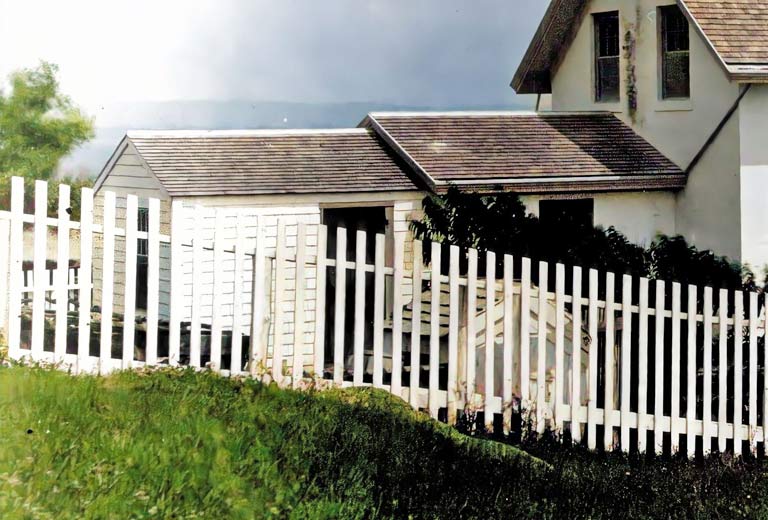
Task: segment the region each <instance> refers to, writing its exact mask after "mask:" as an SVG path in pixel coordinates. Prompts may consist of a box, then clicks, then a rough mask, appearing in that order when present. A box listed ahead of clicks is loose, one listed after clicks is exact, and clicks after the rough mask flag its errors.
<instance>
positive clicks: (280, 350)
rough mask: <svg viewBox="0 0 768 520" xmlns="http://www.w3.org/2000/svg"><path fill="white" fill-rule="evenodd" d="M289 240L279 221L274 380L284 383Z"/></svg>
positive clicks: (276, 264) (276, 245)
mask: <svg viewBox="0 0 768 520" xmlns="http://www.w3.org/2000/svg"><path fill="white" fill-rule="evenodd" d="M287 249H288V241H287V237H286V230H285V221H283V220H281V219H278V221H277V241H276V242H275V297H274V300H275V328H274V336H273V340H272V380H273V381H275V382H276V383H277V384H278V385H282V384H283V359H284V353H285V302H286V298H285V291H286V284H287V281H288V280H287V278H288V273H287V271H288V265H287V263H288V260H287V258H286V255H287Z"/></svg>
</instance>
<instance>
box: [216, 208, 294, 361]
mask: <svg viewBox="0 0 768 520" xmlns="http://www.w3.org/2000/svg"><path fill="white" fill-rule="evenodd" d="M234 256H235V273H234V275H235V278H234V287H233V295H232V348H231V352H230V362H229V372H230V374H233V375H237V374H239V373H240V372H242V370H243V329H244V323H243V303H244V294H243V284H244V283H245V280H244V269H243V262H245V216H244V215H243V212H242V211H238V212H237V213H236V214H235V250H234ZM297 265H298V262H297ZM297 323H298V320H297Z"/></svg>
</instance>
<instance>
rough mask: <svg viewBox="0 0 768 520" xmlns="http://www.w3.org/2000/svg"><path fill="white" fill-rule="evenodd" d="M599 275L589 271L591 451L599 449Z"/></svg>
mask: <svg viewBox="0 0 768 520" xmlns="http://www.w3.org/2000/svg"><path fill="white" fill-rule="evenodd" d="M597 291H598V274H597V271H596V270H594V269H590V270H589V401H588V407H587V446H588V447H589V449H590V450H594V449H595V448H596V447H597V370H598V367H597V364H598V355H597V350H598V348H599V346H598V340H597V331H598V324H599V321H600V316H599V314H598V308H597V298H598V292H597Z"/></svg>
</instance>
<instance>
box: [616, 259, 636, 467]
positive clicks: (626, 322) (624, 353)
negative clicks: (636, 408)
mask: <svg viewBox="0 0 768 520" xmlns="http://www.w3.org/2000/svg"><path fill="white" fill-rule="evenodd" d="M631 376H632V277H631V276H629V275H626V274H625V275H624V276H623V277H622V287H621V377H620V380H619V382H620V383H621V386H620V395H621V449H622V451H624V452H625V453H628V452H629V426H630V424H629V421H630V409H629V398H630V394H631V392H632V384H633V382H632V377H631Z"/></svg>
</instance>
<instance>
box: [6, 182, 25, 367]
mask: <svg viewBox="0 0 768 520" xmlns="http://www.w3.org/2000/svg"><path fill="white" fill-rule="evenodd" d="M23 219H24V180H23V179H22V178H21V177H12V178H11V224H10V243H9V244H8V245H9V247H10V245H11V244H23V243H24V220H23ZM23 255H24V248H23V247H10V251H9V256H10V261H9V264H10V265H9V269H8V272H9V276H8V292H9V293H10V294H9V301H8V355H9V356H10V358H11V359H18V358H19V357H20V353H21V300H22V293H21V289H22V280H23V277H24V275H23V272H22V259H23Z"/></svg>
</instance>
